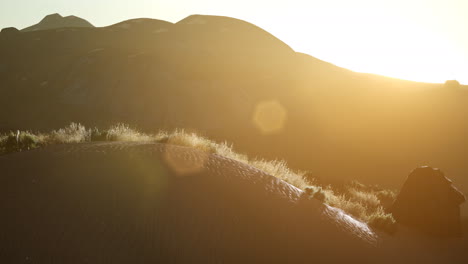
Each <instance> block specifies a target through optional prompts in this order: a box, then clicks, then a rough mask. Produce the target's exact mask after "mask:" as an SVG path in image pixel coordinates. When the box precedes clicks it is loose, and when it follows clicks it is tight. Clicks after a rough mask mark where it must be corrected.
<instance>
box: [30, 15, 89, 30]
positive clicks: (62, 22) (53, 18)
mask: <svg viewBox="0 0 468 264" xmlns="http://www.w3.org/2000/svg"><path fill="white" fill-rule="evenodd" d="M67 27H74V28H92V27H94V26H93V25H92V24H91V23H89V22H88V21H86V20H84V19H82V18H79V17H76V16H66V17H62V16H61V15H60V14H57V13H56V14H51V15H48V16H46V17H44V18H43V19H42V20H41V21H40V22H39V23H38V24H36V25H32V26H30V27H27V28H24V29H22V30H21V31H24V32H27V31H38V30H46V29H54V28H67Z"/></svg>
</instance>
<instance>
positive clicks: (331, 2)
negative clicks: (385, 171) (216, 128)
mask: <svg viewBox="0 0 468 264" xmlns="http://www.w3.org/2000/svg"><path fill="white" fill-rule="evenodd" d="M25 6H28V8H25ZM0 7H1V8H0V27H8V26H14V27H18V28H23V27H26V26H29V25H32V24H35V23H37V22H38V21H39V20H40V19H42V17H44V16H45V15H47V14H50V13H56V12H57V13H61V14H62V15H76V16H80V17H82V18H85V19H87V20H89V21H90V22H91V23H93V24H94V25H96V26H106V25H110V24H113V23H117V22H120V21H122V20H126V19H130V18H139V17H150V18H157V19H162V20H167V21H171V22H177V21H178V20H180V19H182V18H184V17H186V16H188V15H191V14H208V15H221V16H230V17H235V18H239V19H243V20H246V21H248V22H251V23H253V24H256V25H258V26H259V27H261V28H263V29H265V30H267V31H269V32H270V33H272V34H274V35H275V36H276V37H278V38H280V39H281V40H283V41H284V42H286V43H287V44H288V45H290V46H291V47H292V48H293V49H295V50H296V51H299V52H304V53H307V54H310V55H312V56H314V57H317V58H319V59H322V60H325V61H328V62H331V63H333V64H336V65H338V66H341V67H345V68H348V69H351V70H354V71H358V72H368V73H376V74H380V75H386V76H390V77H395V78H401V79H408V80H415V81H423V82H439V83H440V82H445V80H448V79H457V80H458V81H460V82H461V83H464V84H468V30H467V29H468V28H467V27H468V15H467V14H468V1H466V0H380V1H379V0H327V1H323V0H309V1H300V0H290V1H271V0H269V1H266V0H259V1H252V0H237V1H215V0H198V1H193V0H161V1H157V0H156V1H154V0H153V1H151V0H133V1H124V0H112V1H110V0H102V1H94V0H82V1H65V0H45V1H40V2H39V1H33V0H29V1H28V0H18V1H9V2H8V3H2V4H1V5H0Z"/></svg>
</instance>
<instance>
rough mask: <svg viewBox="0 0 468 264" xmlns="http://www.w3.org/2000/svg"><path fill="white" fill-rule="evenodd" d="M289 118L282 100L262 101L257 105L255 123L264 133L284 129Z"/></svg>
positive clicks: (274, 132)
mask: <svg viewBox="0 0 468 264" xmlns="http://www.w3.org/2000/svg"><path fill="white" fill-rule="evenodd" d="M287 118H288V113H287V110H286V108H284V106H283V105H282V104H281V103H280V102H278V101H276V100H271V101H262V102H260V103H258V104H257V106H256V107H255V110H254V114H253V123H254V124H255V126H256V127H257V129H258V130H259V131H260V132H261V133H262V134H265V135H268V134H276V133H280V132H281V131H282V130H283V128H284V126H285V123H286V120H287Z"/></svg>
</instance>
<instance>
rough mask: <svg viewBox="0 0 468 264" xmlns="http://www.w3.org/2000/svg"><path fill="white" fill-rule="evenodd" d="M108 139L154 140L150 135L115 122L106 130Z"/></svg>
mask: <svg viewBox="0 0 468 264" xmlns="http://www.w3.org/2000/svg"><path fill="white" fill-rule="evenodd" d="M106 137H107V140H108V141H154V140H155V137H154V136H152V135H148V134H144V133H140V132H138V131H137V130H136V129H134V128H131V127H130V126H129V125H126V124H117V125H114V126H111V127H110V128H109V129H107V130H106Z"/></svg>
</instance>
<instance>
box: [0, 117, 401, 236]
mask: <svg viewBox="0 0 468 264" xmlns="http://www.w3.org/2000/svg"><path fill="white" fill-rule="evenodd" d="M18 133H19V134H18ZM90 141H154V142H163V143H167V144H174V145H179V146H187V147H192V148H195V149H198V150H201V151H204V152H208V153H213V154H217V155H221V156H224V157H227V158H231V159H234V160H237V161H240V162H242V163H245V164H248V165H250V166H253V167H255V168H257V169H259V170H262V171H264V172H266V173H268V174H270V175H272V176H275V177H277V178H279V179H281V180H283V181H285V182H288V183H289V184H291V185H294V186H296V187H298V188H299V189H302V190H305V191H306V194H307V195H309V196H310V197H311V198H314V199H318V200H320V201H322V202H324V203H326V204H328V205H330V206H333V207H337V208H340V209H342V210H343V211H345V212H347V213H348V214H350V215H352V216H354V217H356V218H357V219H359V220H361V221H364V222H367V223H369V224H370V225H371V226H373V227H375V228H378V229H382V230H384V231H386V232H389V233H392V232H393V231H394V228H395V220H394V219H393V217H392V216H391V215H390V214H388V213H387V212H386V208H388V206H390V205H391V204H392V203H393V201H394V199H395V192H393V191H391V190H384V189H380V188H378V187H376V186H365V185H363V184H361V183H358V182H356V181H353V182H351V183H350V184H348V185H345V186H342V187H341V188H333V187H332V186H327V187H323V186H319V185H317V184H314V183H312V182H310V181H308V180H307V179H306V177H305V174H306V172H301V171H297V172H296V171H293V170H291V169H290V168H289V167H288V166H287V163H286V162H285V161H282V160H273V161H267V160H263V159H253V160H249V158H248V157H247V156H246V155H243V154H239V153H237V152H235V151H234V149H233V146H232V145H230V144H228V143H227V142H222V143H217V142H214V141H212V140H209V139H207V138H204V137H201V136H199V135H197V134H195V133H191V132H186V131H184V130H175V131H174V132H172V133H168V132H166V131H160V132H159V133H157V134H154V135H150V134H145V133H141V132H139V131H138V130H136V129H134V128H131V127H130V126H128V125H125V124H117V125H114V126H111V127H110V128H108V129H106V130H99V129H97V128H93V129H86V128H85V127H84V126H83V125H81V124H76V123H72V124H70V125H69V126H68V127H65V128H62V129H59V130H55V131H52V132H51V133H48V134H43V133H36V134H34V133H31V132H27V131H26V132H19V131H18V132H16V133H14V132H12V133H10V134H7V135H0V154H2V153H8V152H14V151H23V150H29V149H32V148H36V147H40V146H43V145H48V144H62V143H81V142H90Z"/></svg>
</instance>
